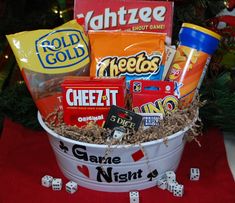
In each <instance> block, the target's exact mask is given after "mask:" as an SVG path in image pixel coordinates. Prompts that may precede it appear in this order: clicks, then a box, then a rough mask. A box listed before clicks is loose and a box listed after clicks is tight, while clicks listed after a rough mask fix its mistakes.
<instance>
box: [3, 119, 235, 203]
mask: <svg viewBox="0 0 235 203" xmlns="http://www.w3.org/2000/svg"><path fill="white" fill-rule="evenodd" d="M200 142H201V144H202V147H201V148H199V147H198V145H197V144H196V143H195V142H192V143H187V145H186V148H185V150H184V153H183V157H182V160H181V163H180V166H179V168H178V170H177V173H176V174H177V180H178V182H180V183H182V184H184V186H185V194H184V196H183V197H182V198H180V197H174V196H173V195H172V194H171V193H169V192H168V191H167V190H165V191H164V190H161V189H158V188H157V187H154V188H151V189H147V190H143V191H140V202H141V203H152V202H154V203H155V202H156V203H157V202H160V203H168V202H181V203H196V202H197V203H198V202H200V203H235V182H234V180H233V177H232V174H231V171H230V169H229V166H228V162H227V158H226V152H225V147H224V142H223V137H222V134H221V133H220V131H219V130H217V129H211V130H209V131H208V132H206V133H205V134H204V135H203V136H202V137H201V138H200ZM191 167H199V168H200V170H201V178H200V180H199V181H198V182H191V181H190V180H189V178H188V176H189V170H190V168H191ZM45 174H49V175H52V176H53V177H61V178H62V179H63V182H64V183H65V182H67V179H66V178H65V177H64V176H63V175H62V173H61V172H60V170H59V168H58V166H57V164H56V160H55V156H54V154H53V151H52V149H51V147H50V145H49V142H48V138H47V135H46V133H45V132H43V131H41V132H34V131H32V130H30V129H27V128H24V127H22V126H21V125H19V124H16V123H14V122H11V121H10V120H9V119H6V120H5V123H4V129H3V133H2V136H1V138H0V203H15V202H24V203H28V202H30V203H42V202H43V203H47V202H48V203H53V202H55V203H60V202H62V203H65V202H71V203H75V202H76V203H78V202H82V203H90V202H91V203H92V202H96V203H110V202H112V203H120V202H121V203H128V202H129V196H128V195H129V194H128V193H105V192H97V191H92V190H88V189H85V188H81V187H79V190H78V192H77V193H75V194H73V195H70V194H68V193H67V192H66V191H65V189H64V188H63V190H62V191H53V190H52V189H51V188H45V187H42V186H41V183H40V181H41V177H42V176H43V175H45Z"/></svg>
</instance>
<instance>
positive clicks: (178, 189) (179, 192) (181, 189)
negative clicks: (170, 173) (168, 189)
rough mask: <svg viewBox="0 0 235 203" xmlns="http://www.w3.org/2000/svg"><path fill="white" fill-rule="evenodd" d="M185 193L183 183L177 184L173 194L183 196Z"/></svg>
mask: <svg viewBox="0 0 235 203" xmlns="http://www.w3.org/2000/svg"><path fill="white" fill-rule="evenodd" d="M183 194H184V186H183V185H181V184H178V185H176V186H174V190H173V195H174V196H176V197H182V196H183Z"/></svg>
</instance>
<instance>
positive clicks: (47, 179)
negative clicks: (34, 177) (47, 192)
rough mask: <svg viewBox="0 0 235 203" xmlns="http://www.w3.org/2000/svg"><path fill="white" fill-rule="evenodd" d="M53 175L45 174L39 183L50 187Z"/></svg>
mask: <svg viewBox="0 0 235 203" xmlns="http://www.w3.org/2000/svg"><path fill="white" fill-rule="evenodd" d="M52 180H53V177H52V176H49V175H45V176H43V177H42V179H41V184H42V186H44V187H51V184H52Z"/></svg>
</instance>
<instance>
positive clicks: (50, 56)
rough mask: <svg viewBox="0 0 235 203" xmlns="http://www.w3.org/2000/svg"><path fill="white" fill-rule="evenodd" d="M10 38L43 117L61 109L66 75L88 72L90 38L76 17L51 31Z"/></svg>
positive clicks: (36, 31) (9, 36)
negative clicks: (63, 82) (63, 83)
mask: <svg viewBox="0 0 235 203" xmlns="http://www.w3.org/2000/svg"><path fill="white" fill-rule="evenodd" d="M7 39H8V42H9V43H10V46H11V48H12V50H13V52H14V55H15V57H16V60H17V63H18V65H19V68H20V70H21V73H22V76H23V78H24V80H25V82H26V85H27V87H28V89H29V91H30V93H31V95H32V97H33V100H34V102H35V103H36V106H37V107H38V109H39V111H40V113H41V114H42V116H43V117H44V118H45V117H47V116H48V115H49V114H50V113H51V112H54V111H55V109H58V108H62V100H61V97H62V92H61V83H62V81H63V78H64V76H70V75H77V76H80V75H86V76H88V75H89V63H90V58H89V52H88V38H87V36H86V35H85V34H84V31H83V27H82V26H81V25H80V24H78V22H77V21H76V20H72V21H69V22H67V23H65V24H64V25H62V26H60V27H57V28H55V29H52V30H49V29H44V30H35V31H28V32H20V33H16V34H12V35H7Z"/></svg>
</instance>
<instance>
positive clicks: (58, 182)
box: [52, 178, 62, 190]
mask: <svg viewBox="0 0 235 203" xmlns="http://www.w3.org/2000/svg"><path fill="white" fill-rule="evenodd" d="M61 189H62V179H61V178H54V179H53V180H52V190H61Z"/></svg>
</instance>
